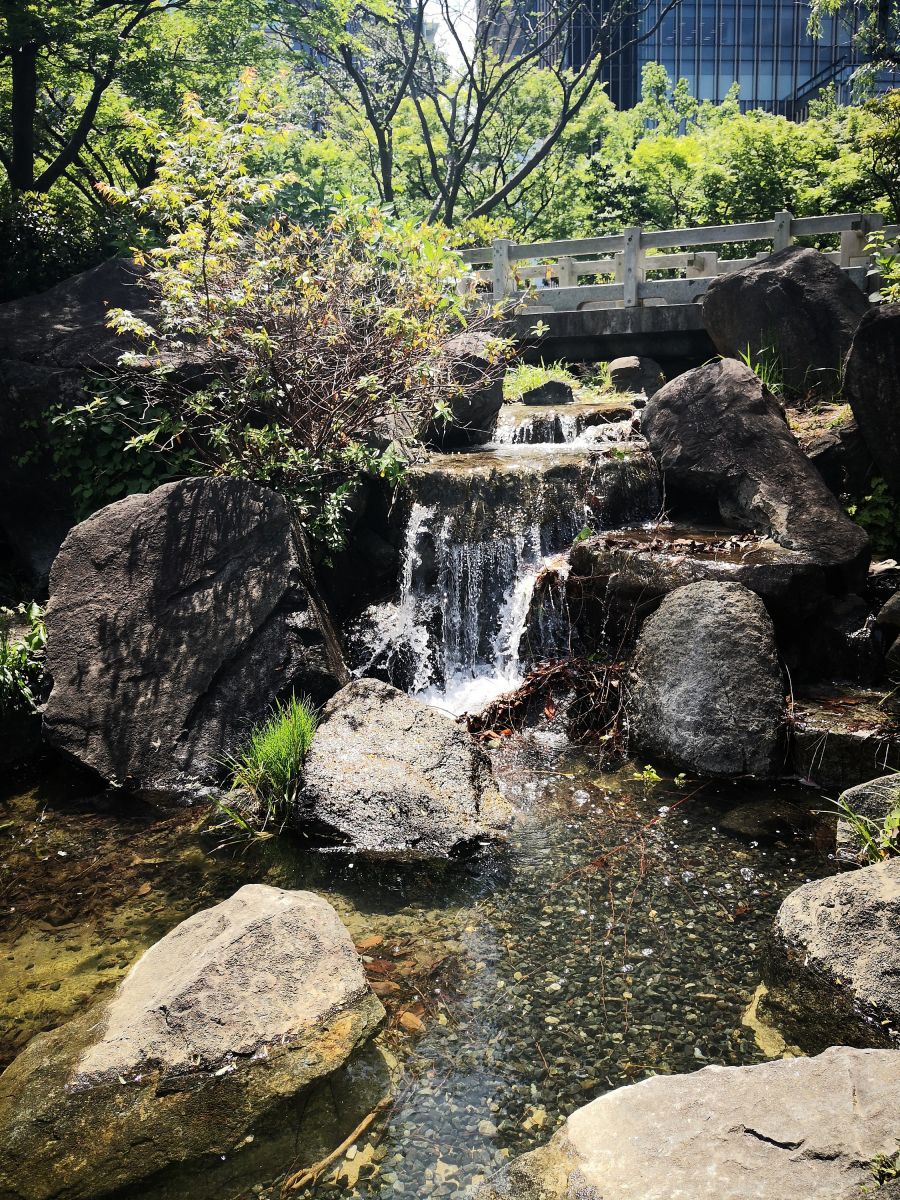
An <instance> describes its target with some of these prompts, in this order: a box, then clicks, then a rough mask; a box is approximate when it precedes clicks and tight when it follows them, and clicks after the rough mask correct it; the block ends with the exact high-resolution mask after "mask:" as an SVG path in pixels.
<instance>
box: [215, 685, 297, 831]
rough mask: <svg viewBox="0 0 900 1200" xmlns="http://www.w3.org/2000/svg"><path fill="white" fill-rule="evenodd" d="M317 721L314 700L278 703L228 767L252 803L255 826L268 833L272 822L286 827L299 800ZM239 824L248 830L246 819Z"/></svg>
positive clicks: (236, 786)
mask: <svg viewBox="0 0 900 1200" xmlns="http://www.w3.org/2000/svg"><path fill="white" fill-rule="evenodd" d="M316 719H317V718H316V710H315V708H314V707H313V705H312V702H311V701H310V700H307V699H304V698H300V699H298V698H297V697H296V696H291V698H290V700H289V701H288V702H287V703H286V704H282V703H280V702H279V703H277V704H276V705H275V709H274V712H273V713H272V716H271V717H269V719H268V720H267V721H266V722H265V723H264V724H262V725H260V726H259V727H258V728H256V729H254V730H253V731H252V733H251V734H250V737H249V739H248V741H247V745H246V746H245V748H244V749H243V750H242V751H241V753H240V754H239V755H238V756H237V757H236V758H235V759H233V760H231V761H230V762H229V763H228V764H227V765H228V766H229V768H230V770H231V778H232V783H233V786H234V787H235V788H236V789H237V790H238V791H240V792H243V793H244V794H245V795H246V796H247V797H249V799H250V801H251V807H252V809H253V823H254V825H256V826H258V825H260V824H261V826H262V828H263V829H264V828H265V827H266V826H267V825H268V824H269V823H270V822H277V823H278V824H279V825H280V824H283V821H284V818H285V817H286V816H287V813H288V811H289V810H290V807H291V805H292V804H293V803H294V801H295V800H296V798H297V793H298V790H299V787H300V781H301V778H302V773H303V761H304V759H305V758H306V755H307V752H308V751H309V748H310V746H311V745H312V740H313V735H314V734H315V732H316ZM229 815H230V816H233V815H234V814H232V813H230V812H229ZM239 823H240V824H241V825H242V826H243V827H244V828H247V827H248V822H247V821H246V820H245V819H243V818H240V819H239Z"/></svg>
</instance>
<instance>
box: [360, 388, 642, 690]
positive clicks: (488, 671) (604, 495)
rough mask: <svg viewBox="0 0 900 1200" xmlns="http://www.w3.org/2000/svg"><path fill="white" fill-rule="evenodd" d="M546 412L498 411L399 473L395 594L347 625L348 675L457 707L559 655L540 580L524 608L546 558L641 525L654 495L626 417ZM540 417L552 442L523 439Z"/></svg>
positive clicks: (558, 634) (554, 620)
mask: <svg viewBox="0 0 900 1200" xmlns="http://www.w3.org/2000/svg"><path fill="white" fill-rule="evenodd" d="M508 407H511V408H516V409H523V408H525V406H522V405H515V406H508ZM596 407H597V406H589V405H584V406H582V405H578V406H572V408H573V410H574V409H575V408H591V409H595V408H596ZM551 413H552V422H551V419H550V414H551ZM559 417H560V414H559V411H558V410H550V411H549V412H545V411H542V410H535V409H531V410H526V412H525V414H524V416H523V415H522V414H520V420H524V421H525V424H524V425H522V424H520V425H519V426H516V425H515V424H514V423H513V424H510V416H509V414H508V413H506V412H505V411H504V412H502V413H501V418H500V421H499V422H498V441H497V442H496V443H494V444H493V445H489V446H485V447H481V448H479V449H478V450H475V451H461V452H458V453H455V454H444V455H439V456H436V457H435V458H434V459H432V461H431V462H429V463H428V464H426V465H424V466H420V467H416V468H414V469H413V470H411V471H410V472H409V474H408V476H407V479H406V481H405V483H404V489H405V496H404V503H403V506H402V507H403V508H404V510H405V530H404V542H403V551H402V569H401V575H400V583H399V589H398V594H397V597H396V599H395V600H394V601H392V602H390V603H387V604H381V605H376V606H373V607H372V608H370V609H368V610H367V612H366V613H365V614H364V616H363V618H362V619H361V620H360V622H359V623H358V625H357V627H356V629H355V631H354V636H353V637H352V638H351V641H352V643H353V652H354V665H355V668H356V670H357V671H359V672H360V673H369V674H372V673H374V674H378V675H380V676H383V677H385V678H388V679H390V680H391V681H392V682H393V683H395V684H397V686H399V687H402V688H404V689H405V690H407V691H410V692H412V693H415V694H418V695H420V696H421V697H422V698H423V699H425V700H428V701H429V702H430V703H433V704H435V705H438V706H440V707H443V708H446V709H448V710H450V711H452V712H454V713H461V712H466V711H472V710H476V709H478V708H480V707H483V705H484V704H486V703H487V702H488V701H489V700H491V699H492V698H493V697H494V696H496V695H499V694H500V693H501V692H504V691H508V690H510V689H512V688H514V687H516V686H517V685H518V684H519V683H520V682H521V680H522V678H523V675H524V672H525V670H526V669H527V667H528V665H529V663H530V662H532V661H534V660H535V659H536V658H538V657H545V656H548V655H552V654H553V653H559V652H562V650H563V649H564V648H565V647H564V645H562V644H559V643H560V640H561V639H563V640H565V639H566V638H567V630H566V629H565V628H564V623H563V622H562V621H561V620H560V619H559V613H558V612H556V611H551V610H553V605H552V604H551V605H550V609H546V606H545V605H544V603H543V600H544V599H546V594H547V589H546V588H544V587H543V586H541V587H539V588H538V592H539V593H540V594H541V596H542V601H541V603H540V604H538V603H537V602H536V585H537V584H538V582H539V580H541V578H542V573H543V572H544V571H545V567H546V563H547V559H548V557H549V556H553V555H557V554H559V552H560V551H563V550H566V549H567V548H568V547H569V545H570V544H571V542H572V539H573V538H574V537H575V535H576V534H577V533H578V532H579V531H580V530H581V529H583V528H584V527H585V526H590V527H591V528H595V529H599V528H608V527H610V526H611V525H615V524H619V523H621V522H622V521H623V520H630V521H643V520H649V519H651V518H652V517H653V516H654V515H655V514H656V511H657V509H658V504H659V489H658V481H657V476H656V470H655V467H654V465H653V462H652V459H651V457H650V456H649V454H648V453H647V452H646V449H645V448H644V446H643V443H642V442H640V441H639V440H636V439H634V438H633V437H632V439H631V441H630V442H629V441H628V438H629V435H630V427H629V426H628V425H627V423H625V422H617V423H616V424H615V425H612V424H610V423H609V422H608V421H607V422H605V423H604V425H603V426H601V427H595V426H593V425H591V424H590V423H589V421H587V420H586V414H584V413H582V414H578V413H576V412H575V411H573V412H572V413H571V414H570V413H566V414H565V417H566V420H565V422H562V421H560V419H559ZM551 424H552V428H553V430H554V431H555V432H556V433H558V434H559V435H560V436H559V438H558V440H553V441H550V440H548V441H544V442H531V441H529V440H527V438H530V437H531V436H533V435H534V431H535V430H544V431H546V430H547V429H549V428H551ZM510 429H512V434H511V435H508V434H507V432H506V431H508V430H510ZM517 429H524V430H525V435H524V436H517V435H516V430H517ZM601 429H602V430H604V431H607V433H608V436H607V437H606V438H602V437H598V436H597V434H598V433H599V432H600V430H601ZM609 434H611V435H612V436H609ZM566 435H568V436H567V438H566V440H565V441H564V440H563V439H564V437H566ZM585 435H593V439H592V440H589V439H588V437H587V436H585ZM501 437H502V438H503V440H502V441H501V440H500V439H501Z"/></svg>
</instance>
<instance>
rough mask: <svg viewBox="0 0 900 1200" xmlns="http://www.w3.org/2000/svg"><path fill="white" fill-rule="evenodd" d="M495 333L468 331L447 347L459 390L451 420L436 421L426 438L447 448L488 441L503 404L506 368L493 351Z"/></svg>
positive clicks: (452, 403) (448, 357)
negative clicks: (504, 370) (504, 372)
mask: <svg viewBox="0 0 900 1200" xmlns="http://www.w3.org/2000/svg"><path fill="white" fill-rule="evenodd" d="M492 342H496V335H495V334H489V333H479V332H475V331H467V332H466V333H461V334H458V335H457V336H456V337H455V338H452V339H451V340H450V341H449V342H447V344H446V345H445V347H444V354H445V356H446V357H447V359H448V360H449V363H450V369H451V371H452V374H453V378H454V379H455V380H456V383H457V384H458V385H459V392H458V394H457V395H456V396H454V397H452V398H451V400H450V408H451V411H452V413H453V419H452V421H447V422H435V423H433V424H432V425H431V426H430V427H429V429H428V430H427V431H426V433H425V436H424V440H425V441H426V442H429V443H431V444H433V445H436V446H438V447H441V448H444V449H450V448H451V447H455V446H476V445H479V444H481V443H483V442H488V441H490V439H491V435H492V434H493V430H494V423H495V421H496V420H497V413H498V412H499V411H500V407H501V405H502V404H503V369H502V365H501V364H498V360H497V356H496V354H494V353H493V352H492V348H491V343H492Z"/></svg>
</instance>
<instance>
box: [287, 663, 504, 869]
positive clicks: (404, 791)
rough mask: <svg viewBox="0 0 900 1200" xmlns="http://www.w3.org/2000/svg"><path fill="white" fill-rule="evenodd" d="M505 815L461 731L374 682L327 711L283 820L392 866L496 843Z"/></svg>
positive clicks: (353, 688) (482, 761)
mask: <svg viewBox="0 0 900 1200" xmlns="http://www.w3.org/2000/svg"><path fill="white" fill-rule="evenodd" d="M511 818H512V810H511V809H510V807H509V805H508V804H507V803H506V801H505V800H503V798H502V797H501V796H500V793H499V792H498V791H497V788H496V786H495V784H494V780H493V776H492V773H491V765H490V761H489V759H488V757H487V755H486V753H485V752H484V750H482V748H481V747H480V746H479V744H478V743H477V742H476V741H475V739H474V738H473V737H472V735H471V734H470V733H469V732H468V730H467V729H466V728H465V726H464V725H461V724H459V723H458V722H456V721H454V720H453V719H452V718H451V717H450V716H448V715H447V714H446V713H443V712H440V711H439V710H437V709H435V708H432V707H431V706H430V705H428V704H424V703H423V702H422V701H421V700H417V699H415V697H412V696H407V695H405V694H404V693H403V692H400V691H398V690H397V689H396V688H394V687H391V685H390V684H387V683H382V682H381V681H380V680H377V679H358V680H356V681H355V682H354V683H351V684H349V685H348V686H347V687H345V688H343V689H342V690H341V691H340V692H338V694H337V695H336V696H335V697H334V698H333V699H332V700H331V701H330V702H329V704H327V705H326V707H325V709H324V711H323V713H322V718H321V721H320V724H319V728H318V729H317V731H316V736H315V738H314V739H313V744H312V748H311V749H310V752H309V755H308V756H307V759H306V763H305V767H304V778H303V789H302V792H301V796H300V801H299V804H298V806H297V808H296V809H295V811H294V813H293V815H292V817H291V818H290V819H291V822H292V824H294V825H296V826H297V827H298V828H300V829H308V830H310V831H312V832H314V833H315V834H316V835H317V836H319V837H322V838H324V839H325V840H326V841H330V842H333V843H334V844H336V845H338V846H340V847H342V848H345V849H348V850H356V851H364V852H366V853H369V854H373V855H379V856H388V857H397V858H447V857H448V856H450V855H452V854H455V853H458V852H460V851H462V850H464V849H465V848H466V847H468V846H471V845H472V844H473V843H475V842H478V841H481V840H483V839H488V840H490V839H494V838H500V837H502V836H503V833H504V830H505V829H506V827H507V826H508V825H509V823H510V821H511Z"/></svg>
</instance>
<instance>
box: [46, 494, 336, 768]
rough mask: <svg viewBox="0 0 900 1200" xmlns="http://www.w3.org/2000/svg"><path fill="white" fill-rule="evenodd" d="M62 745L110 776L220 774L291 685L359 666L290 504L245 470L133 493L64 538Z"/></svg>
mask: <svg viewBox="0 0 900 1200" xmlns="http://www.w3.org/2000/svg"><path fill="white" fill-rule="evenodd" d="M47 633H48V648H47V665H48V668H49V671H50V674H51V676H52V678H53V690H52V692H51V693H50V698H49V700H48V702H47V707H46V711H45V714H44V733H45V736H46V738H47V740H48V741H49V742H50V744H51V745H53V746H55V747H56V748H57V749H58V750H61V751H62V752H63V753H65V754H67V755H69V756H70V757H72V758H74V759H76V760H77V761H78V762H80V763H82V764H83V765H84V766H86V767H90V768H91V769H92V770H93V771H96V772H97V774H98V775H100V776H101V777H102V778H103V779H105V780H107V781H108V782H111V783H116V784H121V785H127V786H133V787H135V788H140V789H146V790H164V791H177V790H180V789H181V788H183V787H186V786H188V785H189V784H191V783H192V782H197V781H199V782H203V783H211V782H215V781H217V780H218V779H220V778H221V776H222V774H223V765H222V764H223V760H224V759H225V758H226V756H227V755H229V754H234V753H236V752H237V750H238V748H239V746H240V743H241V741H242V740H243V739H244V738H245V737H246V735H247V730H248V728H249V727H250V725H252V724H253V723H254V722H256V721H259V720H261V719H263V718H264V717H265V716H267V715H268V712H269V710H270V708H271V705H272V703H273V701H274V700H275V699H276V697H279V696H284V695H286V694H288V693H289V692H291V691H296V692H297V693H298V694H308V695H311V696H312V698H313V699H314V700H316V701H317V702H321V701H322V700H324V699H326V698H327V697H328V696H330V695H331V694H332V693H333V692H334V691H336V690H337V688H338V687H340V686H341V684H343V683H345V682H346V680H347V678H348V676H347V671H346V667H345V666H344V664H343V660H342V657H341V653H340V650H339V649H338V645H337V640H336V638H335V636H334V632H333V630H332V629H331V625H330V621H329V619H328V615H327V613H326V612H325V610H324V608H323V607H322V605H321V603H320V602H319V601H318V599H317V597H316V593H315V590H314V584H313V582H312V573H311V570H310V568H309V564H308V560H307V558H306V552H305V547H304V545H303V542H302V540H301V539H300V537H299V535H298V534H297V533H296V531H295V530H294V529H293V527H292V522H291V513H290V508H289V506H288V504H287V501H286V500H284V499H283V497H281V496H279V495H277V494H276V493H275V492H272V491H269V490H268V489H267V488H263V487H259V486H257V485H256V484H251V483H247V482H245V481H243V480H238V479H186V480H182V481H180V482H178V483H170V484H165V485H164V486H163V487H159V488H157V489H156V490H155V491H153V492H150V493H149V494H147V495H137V496H128V497H127V498H126V499H124V500H120V501H118V502H117V503H116V504H110V505H109V506H108V507H106V508H103V509H101V510H100V511H99V512H97V513H95V514H94V515H93V516H92V517H90V518H89V519H88V520H87V521H83V522H82V523H81V524H80V525H77V526H76V527H75V528H74V529H73V530H72V531H71V532H70V533H69V535H68V536H67V538H66V540H65V542H64V543H63V546H62V549H61V550H60V552H59V555H58V556H57V559H56V561H55V562H54V564H53V570H52V572H51V577H50V604H49V607H48V610H47Z"/></svg>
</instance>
